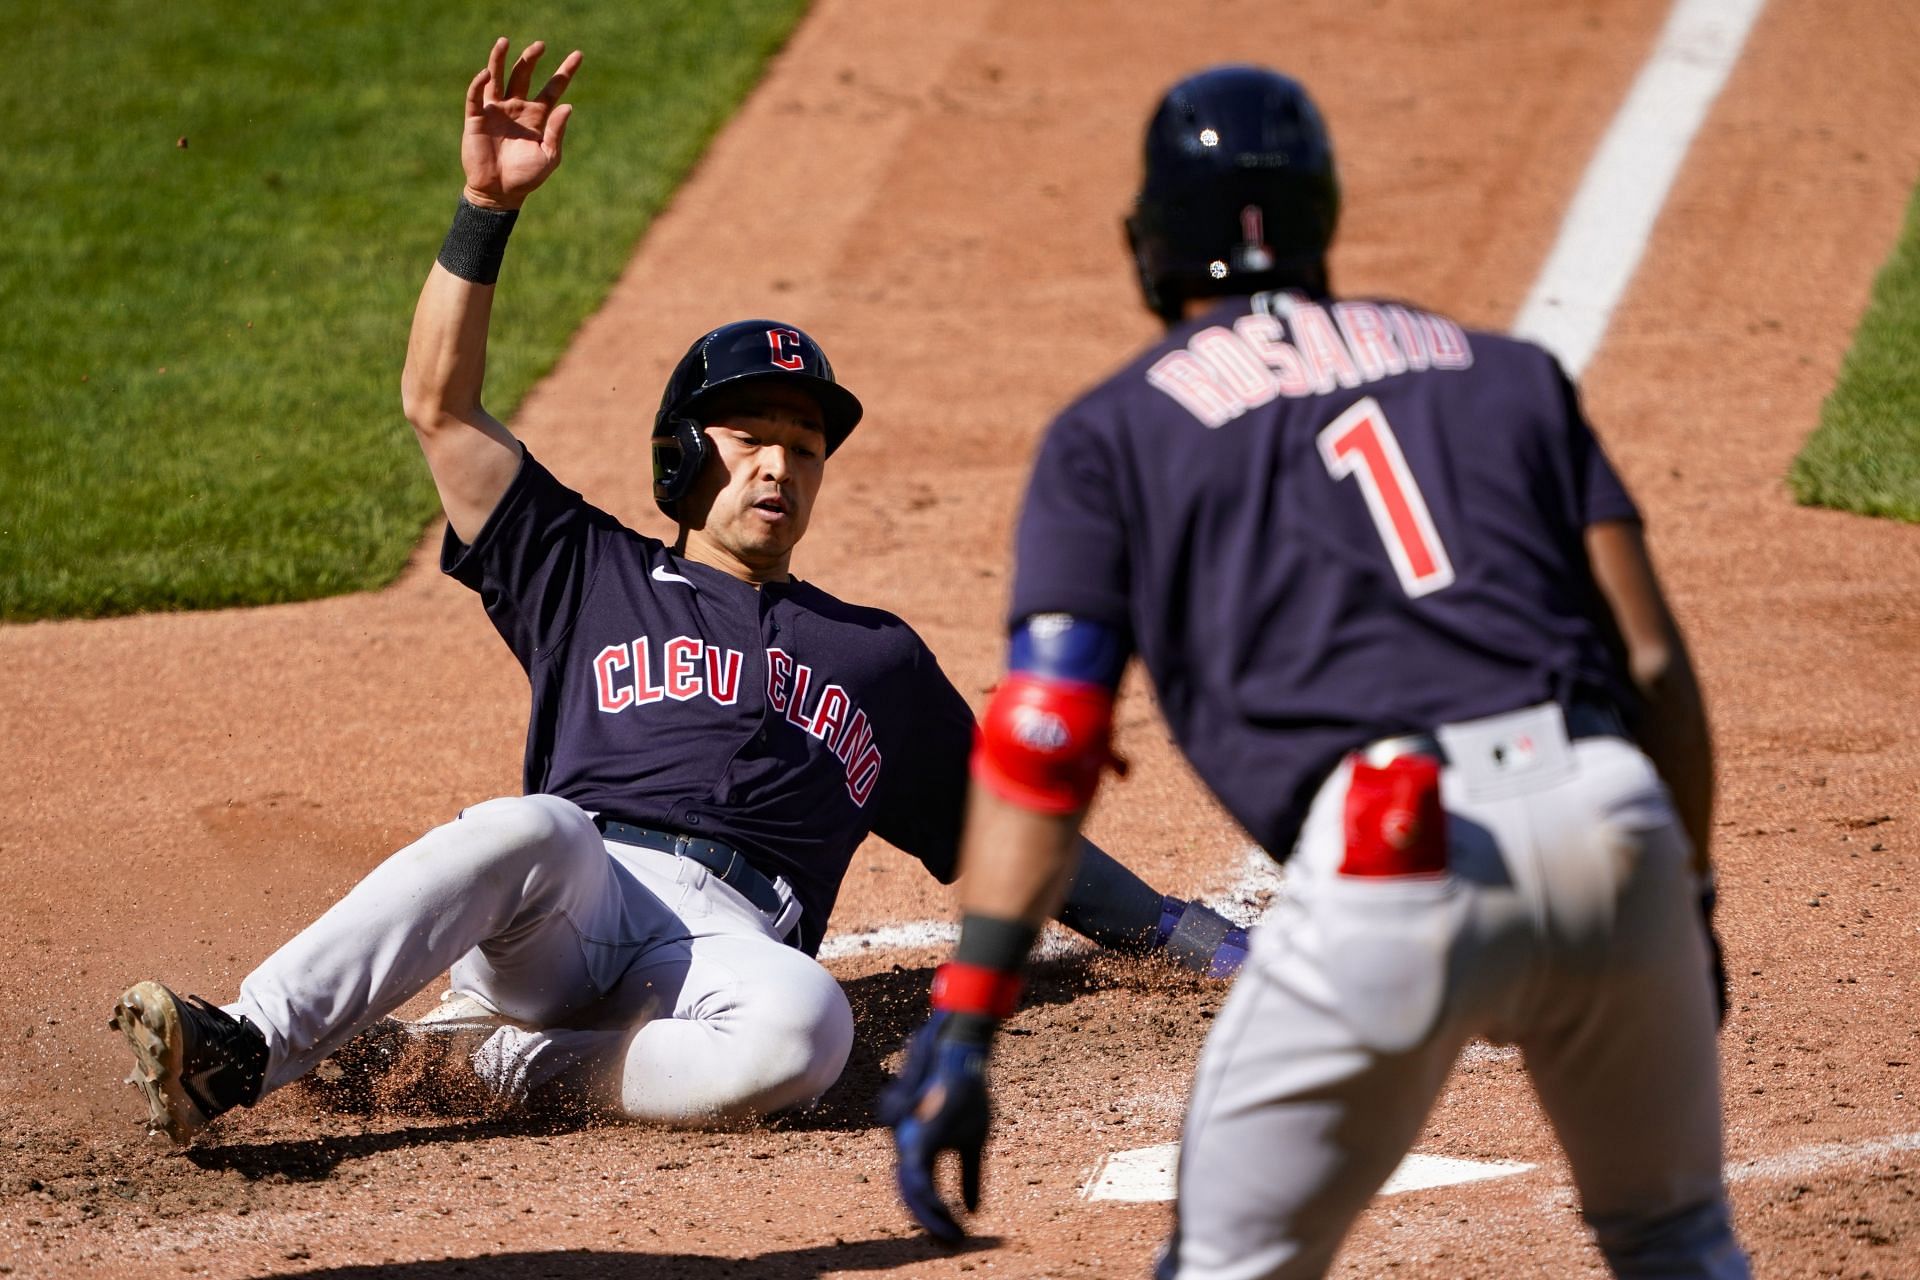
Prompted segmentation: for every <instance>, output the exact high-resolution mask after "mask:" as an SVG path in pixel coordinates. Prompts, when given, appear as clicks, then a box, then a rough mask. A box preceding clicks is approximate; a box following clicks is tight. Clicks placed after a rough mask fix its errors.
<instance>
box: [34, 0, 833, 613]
mask: <svg viewBox="0 0 1920 1280" xmlns="http://www.w3.org/2000/svg"><path fill="white" fill-rule="evenodd" d="M491 8H492V6H482V5H473V4H471V3H467V2H465V0H408V2H407V3H392V2H391V0H388V2H387V3H370V2H368V0H329V2H327V3H319V2H316V0H293V2H287V3H278V4H270V5H263V4H259V3H255V2H252V0H200V2H198V3H194V4H177V5H176V4H165V5H154V4H150V3H133V2H131V0H110V2H102V3H90V2H85V0H80V2H71V0H58V2H49V0H28V2H27V3H26V4H25V5H24V6H15V8H14V10H13V11H14V12H15V13H16V14H17V15H18V18H19V20H17V21H15V22H13V23H11V24H9V25H10V27H11V29H12V30H13V32H14V34H15V37H16V40H17V41H18V42H20V43H21V44H22V45H23V46H24V47H21V48H18V49H17V50H16V53H17V54H18V55H19V56H17V57H16V59H15V61H16V64H17V71H16V73H15V74H13V75H10V76H7V77H5V78H4V79H0V118H3V119H5V120H6V121H7V124H6V132H5V135H4V136H5V140H4V142H3V143H0V155H4V157H5V161H4V173H5V179H4V183H5V187H6V191H7V196H6V206H7V223H8V225H7V232H6V234H5V235H4V236H0V316H4V317H5V321H4V324H0V441H4V449H0V618H5V619H10V620H20V619H30V618H45V617H65V616H93V615H102V614H120V613H129V612H136V611H143V610H154V609H187V608H207V607H215V606H222V605H241V604H262V603H270V602H275V601H286V600H298V599H305V598H311V597H314V596H320V595H330V594H336V593H339V592H345V591H355V590H362V589H366V588H369V587H375V586H379V585H381V584H383V583H385V582H388V581H390V580H391V579H392V578H393V576H394V575H395V574H396V573H397V572H398V571H399V570H400V568H401V566H402V565H403V563H404V561H405V559H406V556H407V554H408V551H409V550H410V548H411V547H412V546H413V545H414V544H415V543H416V542H417V540H418V539H419V537H420V534H421V531H422V529H423V528H424V527H425V524H426V522H427V521H428V520H429V519H431V518H432V516H433V514H434V513H435V511H436V510H437V502H436V500H435V498H434V495H433V489H432V485H431V483H430V481H429V479H428V476H427V472H426V468H425V466H424V464H423V463H422V462H421V461H420V458H419V454H418V450H417V449H416V447H415V445H414V443H413V438H412V433H411V432H410V431H409V430H408V429H407V426H406V424H405V422H404V421H403V420H402V418H401V416H400V410H399V373H400V363H401V359H402V356H403V351H404V344H405V341H406V331H407V324H408V321H409V319H410V316H411V313H412V303H413V298H414V297H415V295H416V294H417V292H418V290H419V286H420V282H421V280H422V279H423V278H424V277H425V273H426V270H427V267H428V265H429V264H430V263H431V262H432V260H433V255H434V253H435V251H436V250H437V249H438V247H439V243H440V238H441V236H442V235H443V234H444V233H445V231H446V226H447V221H448V219H449V217H450V216H451V214H452V211H453V206H454V203H455V200H456V199H457V198H458V195H459V190H460V165H459V155H458V146H459V128H460V113H461V99H462V96H463V94H464V92H465V87H466V83H467V80H468V79H469V78H470V77H471V76H472V74H473V72H474V71H475V70H477V69H478V68H479V67H480V66H481V64H482V63H483V62H484V60H485V57H486V51H487V48H488V45H489V44H490V43H491V41H492V38H493V37H494V36H496V35H507V36H509V37H510V38H511V39H512V40H513V43H514V48H515V50H516V51H517V50H518V49H519V48H520V46H522V45H523V44H524V43H526V42H527V41H528V40H531V39H533V38H534V37H536V36H538V37H543V38H545V39H546V40H547V41H548V44H549V47H550V48H551V49H553V50H554V52H552V53H550V54H549V56H548V58H547V60H546V62H545V63H544V64H543V66H542V67H541V69H540V74H541V75H542V76H544V75H545V73H546V72H547V71H550V70H551V69H552V67H553V66H554V65H555V64H556V63H557V62H558V55H559V54H560V53H563V52H565V51H566V50H567V49H569V48H575V47H577V48H580V49H582V50H584V51H585V53H586V63H585V65H584V67H583V68H582V70H581V73H580V75H579V77H578V79H577V80H576V81H575V82H574V85H573V88H572V89H571V91H570V92H569V94H568V101H570V102H572V103H574V104H575V107H576V114H575V117H574V120H573V123H572V126H571V128H570V129H569V131H568V136H567V158H566V162H565V163H564V164H563V165H562V166H561V169H560V171H559V173H557V174H556V175H555V176H554V178H553V179H552V181H550V182H549V184H548V186H547V188H546V189H544V190H542V191H541V192H539V193H538V194H537V195H536V196H535V197H534V198H533V200H532V201H530V202H529V205H528V212H527V214H526V215H525V216H524V217H523V218H522V220H521V224H520V227H519V229H518V231H517V232H516V234H515V237H514V244H513V248H512V250H511V251H510V252H509V254H508V257H507V265H506V269H505V271H504V273H503V275H502V290H501V297H500V303H499V305H498V307H497V308H496V311H495V316H494V334H495V341H494V344H493V348H492V351H491V352H490V360H489V366H488V380H487V403H488V407H489V408H490V409H492V410H493V411H494V412H495V413H498V414H504V413H507V412H509V411H511V409H512V408H513V406H514V405H515V404H516V403H517V402H518V401H519V399H520V397H521V396H522V395H523V394H524V393H525V391H526V390H527V388H528V387H529V386H531V385H532V383H533V382H534V380H535V379H537V378H538V377H539V376H540V375H541V374H542V373H544V372H545V371H546V370H547V369H548V368H549V367H550V366H551V365H552V363H553V361H554V360H555V358H556V357H557V356H558V355H559V353H560V351H561V350H562V348H563V347H564V346H565V344H566V342H567V341H568V339H569V338H570V337H571V335H572V333H573V331H574V329H575V328H576V327H577V326H578V325H579V323H580V321H581V320H582V319H583V318H584V317H585V316H586V315H587V313H588V312H589V311H590V310H591V309H592V308H593V307H594V306H596V305H597V304H598V303H599V301H600V300H601V299H602V298H603V297H604V296H605V294H606V291H607V289H608V287H609V286H610V285H611V284H612V282H613V280H614V279H615V277H616V276H617V275H618V273H619V271H620V269H621V267H622V266H623V264H624V263H625V262H626V260H627V259H628V257H629V256H630V255H631V252H632V249H633V245H634V243H635V241H636V240H637V238H638V236H639V234H640V232H641V231H642V230H643V229H644V228H645V226H646V224H647V222H648V221H649V220H650V218H651V217H652V216H653V215H654V213H656V212H657V211H658V210H659V208H660V207H661V205H662V204H663V203H664V202H665V200H666V199H667V197H668V195H669V194H670V193H671V192H672V190H673V188H674V186H675V185H676V184H677V183H678V182H679V180H680V179H681V177H682V176H683V175H684V174H685V173H686V171H687V170H688V169H689V168H690V167H691V166H692V164H693V162H694V161H695V160H696V159H697V158H698V156H699V154H700V152H701V150H702V149H703V148H704V146H705V144H706V142H707V140H708V139H709V138H710V137H711V136H712V134H713V132H714V130H715V129H716V128H718V126H719V125H720V124H721V123H722V122H723V121H724V120H725V119H726V118H727V116H728V115H729V114H730V113H731V112H732V110H733V109H734V107H735V106H736V105H737V104H738V102H739V100H740V99H741V98H742V97H743V96H744V95H745V93H746V91H747V90H748V89H749V88H750V87H751V86H752V84H753V83H754V82H755V80H756V79H757V78H758V77H759V74H760V70H761V67H762V65H763V63H764V61H765V59H766V57H767V55H768V54H770V53H771V52H772V51H773V50H775V49H777V48H778V47H779V46H780V44H781V43H782V42H783V41H784V40H785V38H786V35H787V33H788V31H789V30H790V29H791V27H792V25H793V23H794V22H795V21H796V20H797V18H798V17H799V14H800V12H801V11H802V10H803V9H804V8H805V0H644V3H636V2H634V0H628V2H627V3H612V4H610V3H604V2H603V0H601V2H594V0H575V2H574V3H564V2H561V0H533V2H531V3H527V4H524V5H516V6H511V7H503V8H501V9H499V10H498V11H494V12H489V9H491ZM536 83H538V81H536ZM181 139H184V142H183V143H181V142H177V140H181ZM642 407H643V408H648V407H650V406H642Z"/></svg>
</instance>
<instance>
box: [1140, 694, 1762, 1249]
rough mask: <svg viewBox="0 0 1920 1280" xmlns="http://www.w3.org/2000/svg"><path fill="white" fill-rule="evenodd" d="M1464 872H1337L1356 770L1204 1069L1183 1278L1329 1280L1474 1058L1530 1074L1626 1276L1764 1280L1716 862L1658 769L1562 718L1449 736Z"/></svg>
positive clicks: (1596, 1225)
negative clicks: (1717, 922) (1731, 1062)
mask: <svg viewBox="0 0 1920 1280" xmlns="http://www.w3.org/2000/svg"><path fill="white" fill-rule="evenodd" d="M1438 736H1439V737H1440V739H1441V742H1442V743H1443V745H1444V746H1445V747H1446V749H1447V755H1448V759H1449V764H1448V766H1447V768H1446V769H1445V770H1444V771H1443V772H1442V775H1441V797H1442V802H1443V804H1444V806H1445V808H1446V810H1447V813H1448V858H1449V872H1448V874H1447V875H1445V876H1444V877H1438V878H1431V879H1418V878H1402V879H1364V878H1359V877H1348V876H1342V875H1339V874H1338V867H1339V866H1340V863H1341V860H1342V858H1343V856H1344V847H1345V835H1344V830H1343V816H1344V809H1345V804H1346V796H1347V781H1348V776H1349V774H1350V772H1351V770H1350V767H1349V766H1347V765H1342V766H1341V768H1340V769H1339V770H1338V771H1336V772H1335V773H1334V775H1333V776H1332V777H1330V778H1329V779H1328V781H1327V782H1326V783H1325V785H1324V786H1323V787H1322V788H1321V790H1320V792H1319V794H1318V796H1317V797H1316V799H1315V801H1314V804H1313V808H1312V810H1311V813H1310V815H1309V817H1308V819H1307V823H1306V825H1305V827H1304V828H1303V830H1302V834H1301V839H1300V844H1299V848H1298V851H1297V852H1296V854H1295V856H1294V858H1293V860H1292V861H1291V862H1290V863H1289V864H1288V877H1287V889H1286V892H1285V894H1284V896H1283V899H1282V901H1281V903H1280V904H1279V905H1278V906H1277V907H1276V909H1275V911H1274V913H1273V914H1272V915H1270V916H1269V917H1268V918H1267V920H1266V921H1265V922H1263V923H1262V925H1261V926H1260V927H1259V928H1258V929H1256V930H1255V932H1254V935H1253V946H1252V953H1251V955H1250V957H1249V960H1248V965H1247V968H1246V969H1245V971H1244V972H1243V974H1242V976H1241V978H1240V980H1239V983H1238V985H1237V986H1236V987H1235V988H1234V990H1233V992H1232V993H1231V995H1230V996H1229V998H1228V1000H1227V1003H1226V1005H1225V1007H1224V1008H1223V1010H1222V1011H1221V1014H1220V1017H1219V1018H1218V1020H1217V1021H1216V1023H1215V1025H1214V1028H1213V1030H1212V1032H1211V1034H1210V1035H1209V1036H1208V1039H1207V1044H1206V1047H1205V1050H1204V1052H1203V1054H1202V1056H1201V1059H1200V1065H1199V1069H1198V1074H1197V1077H1196V1080H1195V1084H1194V1094H1193V1098H1192V1100H1191V1103H1190V1105H1189V1110H1188V1114H1187V1121H1186V1132H1185V1137H1184V1140H1183V1143H1182V1150H1181V1157H1180V1171H1179V1207H1178V1225H1177V1228H1176V1231H1175V1234H1174V1239H1173V1240H1172V1242H1171V1243H1170V1244H1169V1246H1168V1249H1167V1254H1166V1256H1165V1257H1164V1258H1163V1259H1162V1262H1161V1268H1160V1275H1161V1276H1162V1277H1173V1276H1177V1277H1179V1280H1279V1278H1281V1277H1287V1278H1291V1277H1302V1276H1320V1275H1322V1274H1324V1273H1325V1272H1326V1270H1327V1269H1328V1267H1329V1266H1330V1265H1331V1263H1332V1261H1333V1258H1334V1254H1335V1251H1336V1250H1337V1249H1338V1247H1339V1244H1340V1241H1341V1239H1342V1238H1343V1237H1344V1236H1345V1234H1346V1232H1347V1230H1348V1228H1349V1227H1350V1226H1351V1225H1352V1222H1353V1220H1354V1218H1355V1217H1356V1216H1357V1215H1358V1214H1359V1213H1360V1211H1361V1210H1362V1209H1363V1208H1365V1207H1366V1205H1367V1202H1368V1201H1369V1200H1370V1199H1371V1198H1372V1196H1373V1194H1374V1192H1375V1191H1376V1190H1377V1189H1378V1188H1379V1186H1380V1185H1381V1183H1382V1182H1384V1181H1385V1179H1386V1178H1387V1176H1388V1175H1389V1174H1390V1173H1391V1172H1392V1171H1393V1169H1394V1167H1395V1166H1396V1165H1397V1164H1398V1163H1399V1161H1400V1159H1401V1157H1402V1156H1403V1155H1404V1154H1405V1153H1406V1151H1407V1149H1408V1148H1409V1147H1410V1146H1411V1145H1412V1143H1413V1141H1414V1140H1415V1138H1417V1137H1418V1136H1419V1133H1420V1128H1421V1125H1422V1124H1423V1122H1424V1121H1425V1119H1426V1116H1427V1114H1428V1112H1429V1111H1430V1110H1431V1108H1432V1106H1433V1102H1434V1099H1435V1098H1436V1097H1437V1096H1438V1094H1439V1091H1440V1089H1441V1087H1442V1085H1443V1084H1444V1083H1445V1081H1446V1077H1447V1074H1448V1072H1449V1071H1450V1070H1451V1069H1452V1066H1453V1062H1454V1059H1455V1058H1456V1057H1457V1056H1458V1054H1459V1052H1460V1050H1461V1048H1462V1047H1463V1046H1464V1045H1465V1044H1466V1042H1467V1041H1468V1040H1469V1039H1470V1038H1472V1037H1474V1036H1486V1037H1487V1038H1489V1039H1492V1040H1495V1041H1497V1042H1503V1043H1512V1044H1516V1045H1518V1046H1519V1047H1520V1049H1521V1051H1522V1052H1523V1054H1524V1055H1525V1061H1526V1065H1527V1070H1528V1073H1529V1075H1530V1076H1531V1077H1532V1079H1533V1083H1534V1086H1535V1088H1536V1089H1537V1091H1538V1093H1539V1096H1540V1100H1541V1103H1542V1105H1543V1107H1544V1108H1545V1110H1546V1113H1547V1115H1548V1117H1549V1119H1550V1120H1551V1122H1552V1124H1553V1127H1554V1131H1555V1133H1556V1134H1557V1135H1558V1137H1559V1139H1560V1142H1561V1145H1562V1146H1563V1147H1564V1148H1565V1150H1566V1153H1567V1157H1568V1160H1569V1162H1570V1164H1571V1165H1572V1169H1573V1177H1574V1181H1575V1183H1576V1185H1577V1187H1578V1190H1579V1193H1580V1201H1581V1206H1582V1212H1583V1214H1584V1216H1585V1218H1586V1220H1587V1222H1588V1223H1589V1224H1590V1225H1591V1227H1592V1228H1593V1231H1594V1234H1595V1237H1596V1239H1597V1241H1598V1243H1599V1246H1600V1249H1601V1251H1602V1253H1603V1254H1604V1255H1605V1257H1606V1259H1607V1262H1608V1264H1609V1265H1610V1266H1611V1267H1612V1269H1613V1271H1614V1273H1615V1274H1616V1275H1619V1276H1625V1277H1655V1276H1659V1277H1714V1278H1716V1280H1720V1278H1724V1280H1742V1278H1744V1277H1746V1276H1747V1274H1748V1272H1747V1266H1746V1261H1745V1258H1744V1257H1743V1255H1742V1254H1741V1251H1740V1249H1739V1246H1738V1245H1737V1244H1736V1243H1735V1241H1734V1237H1733V1233H1732V1229H1731V1226H1730V1223H1729V1218H1728V1210H1727V1204H1726V1199H1725V1192H1724V1187H1723V1183H1722V1177H1721V1143H1720V1134H1721V1117H1720V1081H1719V1057H1718V1054H1717V1051H1716V1048H1715V1022H1714V993H1713V991H1712V979H1711V975H1710V970H1709V963H1708V955H1707V944H1706V937H1705V933H1704V930H1703V928H1702V926H1701V922H1700V918H1699V913H1698V910H1697V906H1696V899H1695V888H1696V886H1695V880H1694V876H1693V873H1692V871H1691V868H1690V858H1691V850H1690V846H1689V843H1688V840H1687V838H1686V835H1685V834H1684V832H1683V831H1682V829H1681V827H1680V825H1679V822H1678V820H1677V818H1676V817H1675V814H1674V811H1673V806H1672V802H1671V798H1670V797H1669V795H1668V793H1667V791H1666V788H1665V787H1664V785H1663V784H1662V783H1661V782H1660V779H1659V777H1658V776H1657V775H1656V773H1655V772H1654V769H1653V766H1652V764H1651V763H1650V762H1649V761H1648V760H1647V758H1646V757H1645V756H1644V755H1643V754H1641V753H1640V752H1639V751H1638V750H1637V749H1636V748H1635V747H1634V746H1633V745H1632V744H1630V743H1628V742H1627V741H1625V740H1623V739H1620V738H1612V737H1600V738H1587V739H1582V740H1579V741H1575V742H1571V743H1570V742H1568V741H1567V737H1566V728H1565V722H1564V720H1563V719H1562V717H1561V715H1560V712H1559V710H1558V708H1557V707H1552V706H1547V707H1543V708H1529V709H1528V710H1526V711H1521V712H1515V713H1512V714H1510V715H1507V716H1499V717H1493V718H1491V719H1489V720H1483V721H1475V722H1473V723H1472V724H1469V725H1462V726H1455V727H1450V728H1446V729H1442V730H1441V731H1440V733H1439V735H1438Z"/></svg>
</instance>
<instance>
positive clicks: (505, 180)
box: [460, 36, 580, 209]
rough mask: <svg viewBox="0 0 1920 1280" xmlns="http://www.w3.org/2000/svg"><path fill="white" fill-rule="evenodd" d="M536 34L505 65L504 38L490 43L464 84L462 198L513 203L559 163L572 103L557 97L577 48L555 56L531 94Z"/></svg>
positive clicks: (540, 45)
mask: <svg viewBox="0 0 1920 1280" xmlns="http://www.w3.org/2000/svg"><path fill="white" fill-rule="evenodd" d="M546 48H547V46H546V43H545V42H544V41H541V40H535V41H534V42H533V43H532V44H530V45H528V46H527V47H526V48H525V49H523V50H521V52H520V56H519V57H518V58H516V59H514V62H513V68H512V70H511V71H509V70H508V68H507V38H506V37H505V36H502V37H500V38H499V39H498V40H496V41H494V42H493V51H492V52H491V53H490V54H488V55H487V66H486V69H485V70H484V71H482V72H480V74H479V75H476V76H475V77H474V78H473V79H472V81H471V82H469V83H468V85H467V116H466V125H465V127H464V129H463V130H462V131H461V135H460V164H461V166H462V167H463V168H464V169H466V171H467V190H466V197H467V203H469V204H475V205H480V206H481V207H483V208H491V209H517V208H519V207H520V205H521V203H522V202H523V201H525V200H526V198H527V196H528V195H530V194H532V192H533V191H534V190H535V189H536V188H538V187H539V186H540V184H541V183H543V182H545V181H546V180H547V176H548V175H549V174H551V173H552V172H553V171H554V169H556V168H558V167H559V164H560V143H561V140H562V139H563V138H564V137H565V136H566V132H567V120H568V119H569V118H570V117H571V116H572V115H573V108H572V107H571V106H567V105H562V104H561V103H560V98H561V95H562V94H564V93H566V91H567V85H568V84H570V83H571V82H572V80H573V76H574V73H575V72H576V71H578V70H579V69H580V51H579V50H578V49H575V50H574V51H573V52H572V53H570V54H568V55H567V56H566V57H565V58H563V59H561V61H560V66H559V67H558V68H557V69H556V70H555V71H554V73H553V75H551V76H550V77H548V79H547V82H546V84H545V85H543V86H541V89H540V92H539V93H537V94H534V95H533V96H532V97H528V96H527V91H528V89H529V88H531V87H532V84H533V69H534V66H535V64H537V63H538V62H539V61H540V55H541V54H543V53H545V52H546Z"/></svg>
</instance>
